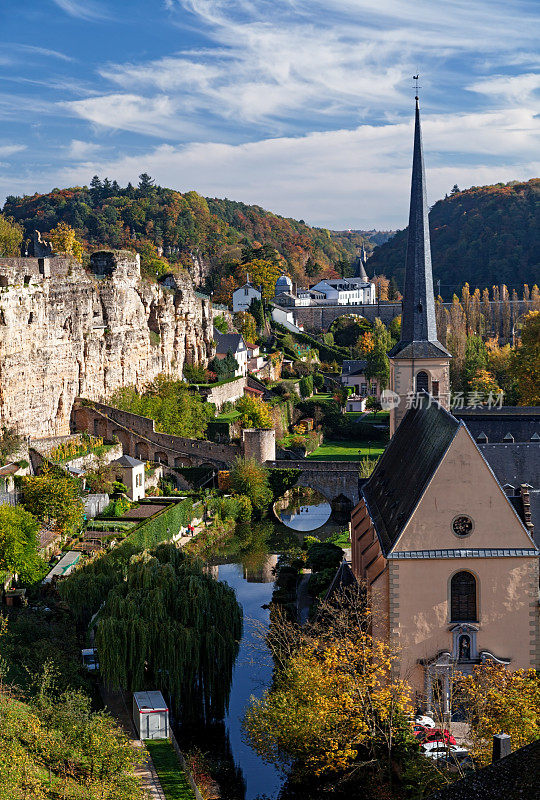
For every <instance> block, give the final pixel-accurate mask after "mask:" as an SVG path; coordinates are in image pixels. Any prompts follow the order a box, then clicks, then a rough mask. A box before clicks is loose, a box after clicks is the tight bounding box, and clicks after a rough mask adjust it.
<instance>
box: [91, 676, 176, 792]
mask: <svg viewBox="0 0 540 800" xmlns="http://www.w3.org/2000/svg"><path fill="white" fill-rule="evenodd" d="M99 691H100V694H101V698H102V700H103V705H104V706H105V708H106V709H107V711H108V712H109V713H110V714H111V716H113V717H114V719H115V720H116V722H117V723H118V725H120V727H121V728H122V730H123V731H124V733H125V734H126V736H128V737H129V740H130V742H131V746H132V747H135V748H137V749H140V748H144V744H143V742H141V740H140V739H136V738H135V736H136V731H135V727H134V725H133V720H132V719H131V714H130V711H129V709H128V707H127V706H126V702H125V700H124V695H123V694H122V692H114V691H112V690H110V689H106V688H105V686H103V685H101V684H100V687H99ZM135 774H136V775H137V776H138V777H139V778H140V779H141V785H142V787H143V790H144V791H145V792H146V794H147V796H148V798H149V800H165V794H164V792H163V789H162V787H161V784H160V782H159V778H158V775H157V772H156V770H155V767H154V764H153V762H152V758H151V756H150V753H149V752H148V751H147V750H146V748H145V761H144V762H143V763H142V764H139V765H138V766H137V767H136V768H135Z"/></svg>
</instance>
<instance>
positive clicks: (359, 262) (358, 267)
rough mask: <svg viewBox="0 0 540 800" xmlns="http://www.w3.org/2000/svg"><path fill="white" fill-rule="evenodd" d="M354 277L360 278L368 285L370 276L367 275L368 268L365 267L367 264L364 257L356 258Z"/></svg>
mask: <svg viewBox="0 0 540 800" xmlns="http://www.w3.org/2000/svg"><path fill="white" fill-rule="evenodd" d="M354 277H355V278H360V279H361V280H363V281H365V282H366V283H368V281H369V278H368V275H367V272H366V267H365V264H364V258H363V255H362V256H356V259H355V262H354Z"/></svg>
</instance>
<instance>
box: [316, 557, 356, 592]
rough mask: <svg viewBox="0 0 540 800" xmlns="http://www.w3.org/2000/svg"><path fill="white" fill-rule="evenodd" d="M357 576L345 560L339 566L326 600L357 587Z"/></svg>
mask: <svg viewBox="0 0 540 800" xmlns="http://www.w3.org/2000/svg"><path fill="white" fill-rule="evenodd" d="M357 585H358V581H357V580H356V577H355V574H354V572H353V571H352V569H351V567H350V566H349V564H348V563H347V561H346V560H345V559H343V561H342V562H341V564H340V565H339V567H338V569H337V572H336V574H335V575H334V579H333V580H332V583H331V584H330V586H329V587H328V590H327V592H326V594H325V596H324V599H325V600H330V599H331V598H332V597H333V596H334V595H335V594H337V593H339V592H342V591H343V590H344V589H348V588H349V587H350V586H357Z"/></svg>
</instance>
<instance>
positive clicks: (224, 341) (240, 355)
mask: <svg viewBox="0 0 540 800" xmlns="http://www.w3.org/2000/svg"><path fill="white" fill-rule="evenodd" d="M214 341H215V343H216V358H225V356H226V355H227V353H232V355H233V356H234V357H235V359H236V362H237V364H238V369H237V370H236V372H235V377H236V378H242V377H244V378H245V376H246V375H247V372H248V349H247V346H246V343H245V342H244V337H243V336H242V334H241V333H220V332H219V331H218V330H217V328H214Z"/></svg>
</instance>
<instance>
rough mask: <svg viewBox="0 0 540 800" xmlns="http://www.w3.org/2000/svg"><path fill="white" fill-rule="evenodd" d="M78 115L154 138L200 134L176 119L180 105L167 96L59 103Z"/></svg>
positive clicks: (107, 97) (115, 96) (113, 96)
mask: <svg viewBox="0 0 540 800" xmlns="http://www.w3.org/2000/svg"><path fill="white" fill-rule="evenodd" d="M59 105H61V106H62V107H63V108H65V109H68V110H70V111H71V112H73V113H74V114H75V115H76V116H79V117H82V118H83V119H86V120H88V121H89V122H92V123H93V124H94V125H97V126H99V127H103V128H112V129H113V130H124V131H135V132H137V133H145V134H149V135H151V136H159V137H167V136H170V135H176V136H178V134H179V133H183V134H187V135H190V136H191V135H194V134H196V133H200V131H199V130H197V129H196V127H195V126H194V125H191V124H190V123H189V122H186V123H185V124H184V125H183V124H182V123H181V121H180V120H178V118H177V105H176V103H175V102H174V100H171V99H170V98H169V97H167V95H155V96H154V97H151V98H146V97H142V96H140V95H135V94H108V95H102V96H100V97H88V98H85V99H84V100H73V101H70V102H66V103H60V104H59Z"/></svg>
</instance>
